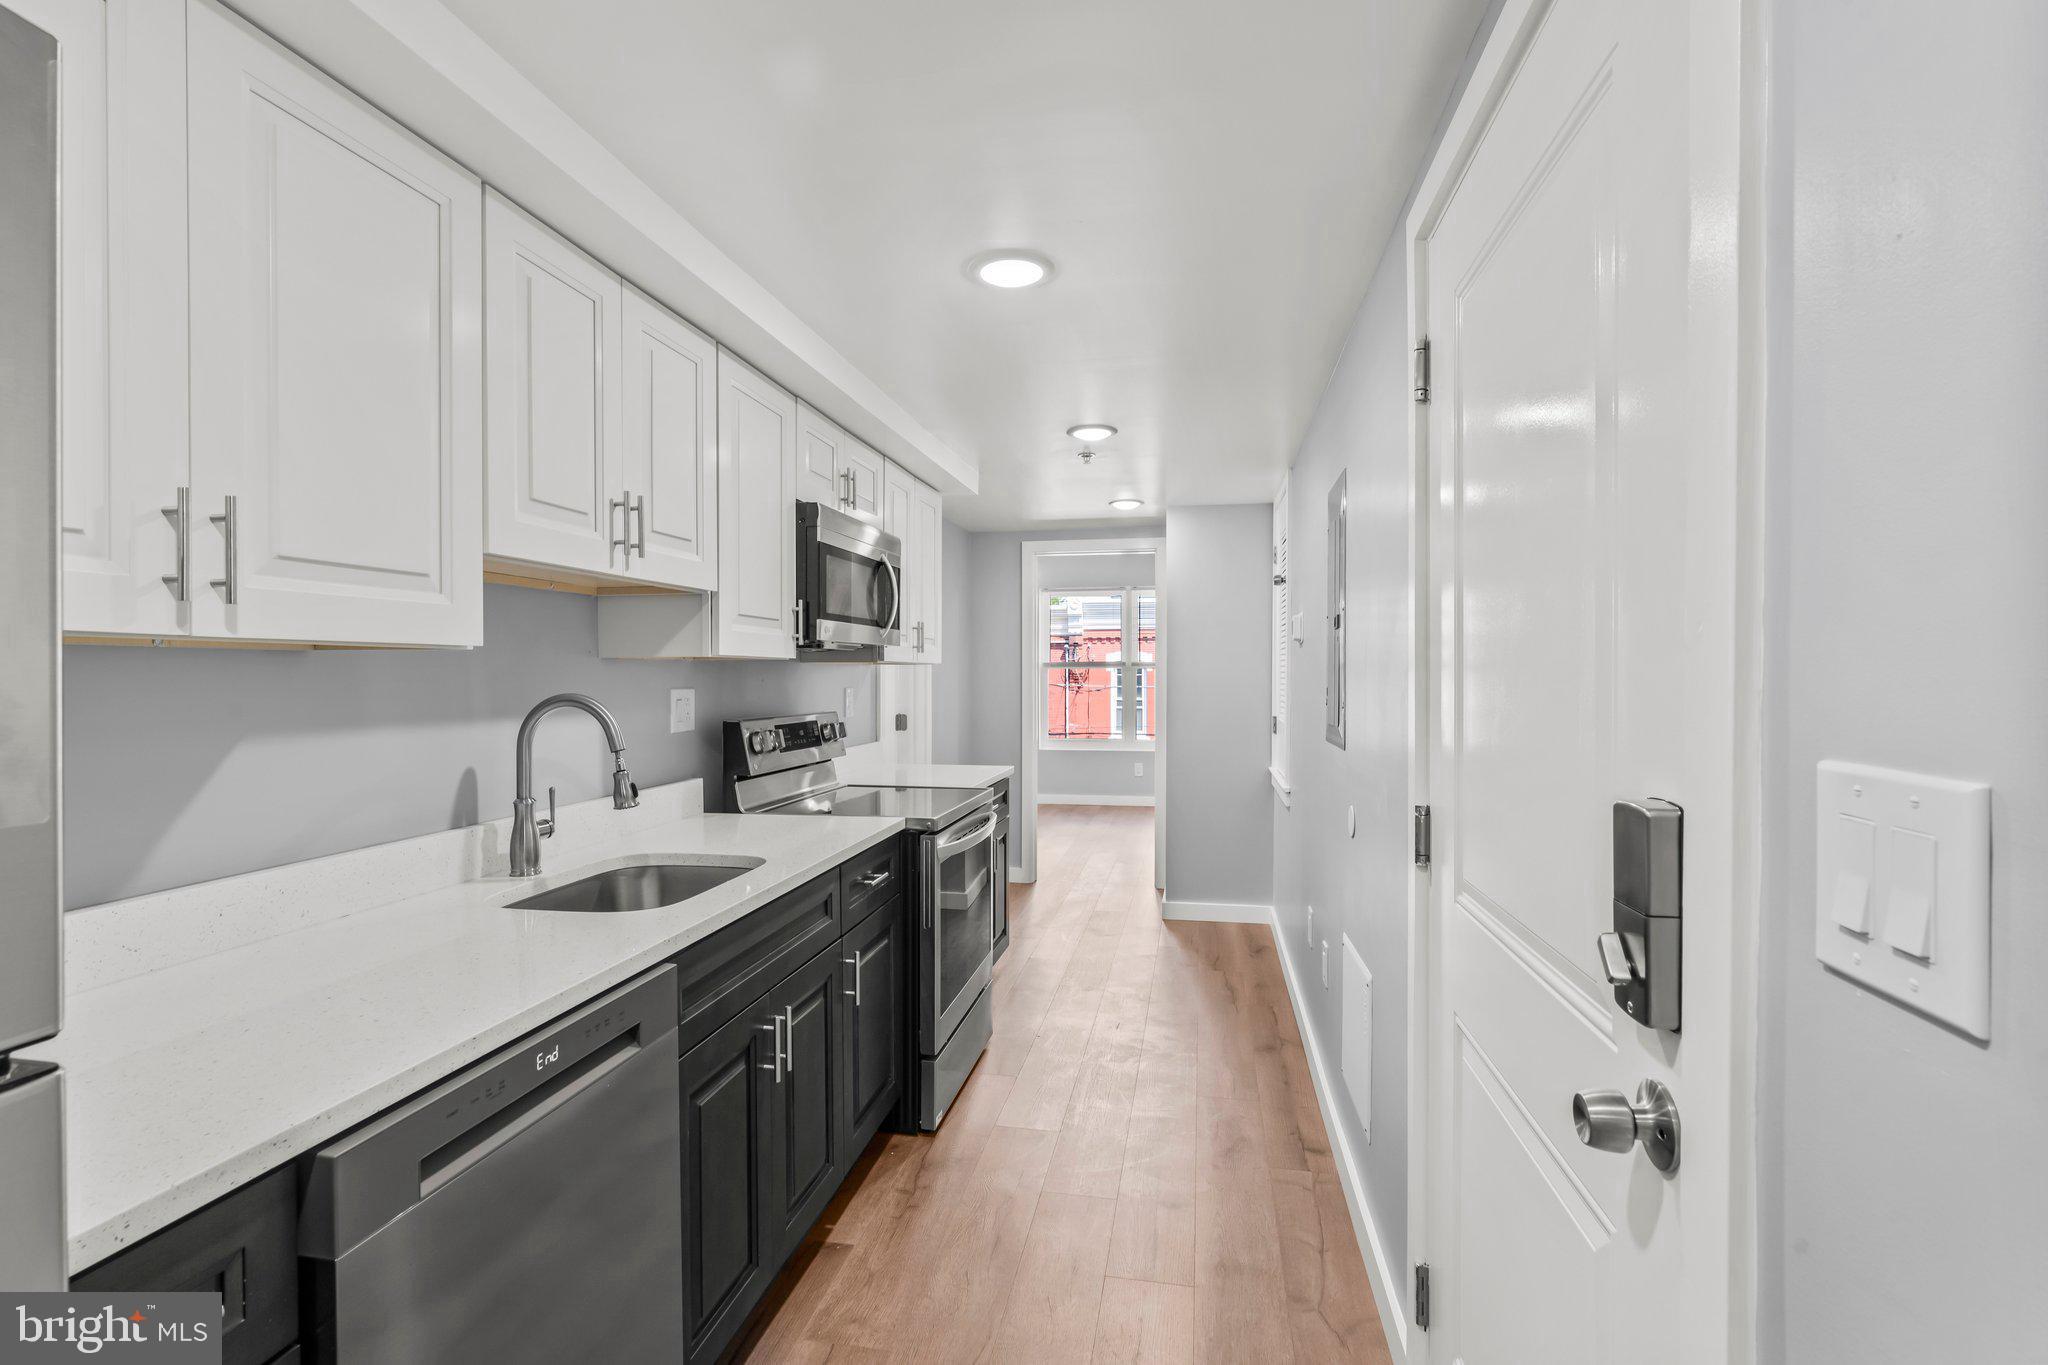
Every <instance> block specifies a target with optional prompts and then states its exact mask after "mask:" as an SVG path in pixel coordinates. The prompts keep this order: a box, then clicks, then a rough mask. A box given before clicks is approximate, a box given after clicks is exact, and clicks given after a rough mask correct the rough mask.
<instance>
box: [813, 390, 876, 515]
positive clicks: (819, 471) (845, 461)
mask: <svg viewBox="0 0 2048 1365" xmlns="http://www.w3.org/2000/svg"><path fill="white" fill-rule="evenodd" d="M885 463H886V461H884V460H883V459H882V457H881V456H880V455H878V454H876V453H875V450H874V448H873V447H871V446H869V445H868V444H867V443H866V442H864V441H862V440H860V439H859V438H858V437H856V436H853V435H852V434H850V433H849V432H847V431H846V430H845V428H843V427H841V426H840V425H839V424H838V423H836V422H834V421H833V420H832V419H831V418H829V417H827V416H825V415H824V414H823V413H821V412H819V411H818V410H817V409H816V408H814V407H812V406H811V405H810V404H809V403H804V402H799V403H798V404H797V446H796V481H797V490H796V497H797V501H799V502H815V503H817V504H819V505H820V506H823V507H831V508H835V509H837V510H838V511H841V512H845V513H847V514H849V515H851V516H855V517H859V518H860V519H861V520H862V521H867V522H873V523H874V524H875V525H877V526H880V525H881V524H882V467H883V465H884V464H885Z"/></svg>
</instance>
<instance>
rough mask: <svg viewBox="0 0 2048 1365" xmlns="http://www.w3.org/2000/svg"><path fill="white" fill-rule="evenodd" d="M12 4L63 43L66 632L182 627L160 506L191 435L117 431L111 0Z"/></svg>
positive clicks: (160, 631) (60, 236) (175, 482)
mask: <svg viewBox="0 0 2048 1365" xmlns="http://www.w3.org/2000/svg"><path fill="white" fill-rule="evenodd" d="M6 7H7V8H8V9H10V10H12V11H13V12H14V13H15V14H17V15H19V16H20V17H21V18H23V19H26V20H27V21H28V22H29V23H31V24H33V25H34V26H35V27H37V28H39V29H41V30H43V32H45V33H47V34H48V35H49V36H50V37H52V38H53V39H55V40H56V44H57V55H56V61H57V94H58V107H57V110H56V113H57V138H58V141H57V168H56V170H57V185H58V199H57V243H58V261H59V263H60V266H59V275H58V279H57V335H58V351H57V454H58V461H59V466H60V469H61V472H62V482H61V485H60V486H61V489H62V492H61V497H62V500H63V519H62V532H63V546H64V549H63V554H64V629H66V630H74V631H103V632H138V633H144V634H151V635H169V634H176V633H178V632H179V631H181V630H182V629H183V626H182V624H181V622H180V619H179V607H178V601H177V585H176V584H168V585H167V584H166V583H164V581H163V576H164V575H166V574H171V573H174V572H175V569H176V563H177V556H176V543H177V533H176V530H175V528H174V524H173V523H172V522H171V521H170V520H168V519H166V518H165V517H164V516H163V514H162V513H161V512H160V511H159V510H158V509H160V508H162V507H169V506H174V505H175V503H176V498H177V490H178V488H179V486H180V485H182V484H183V483H184V482H185V455H184V443H183V440H182V432H181V433H180V439H179V440H178V441H176V442H164V441H157V442H151V443H148V444H145V445H140V446H130V447H123V448H119V449H117V448H116V447H115V446H114V445H113V444H112V443H111V442H110V441H109V440H108V431H107V425H108V424H107V393H108V388H107V366H108V350H107V299H108V284H107V166H108V137H107V79H106V73H107V23H108V15H107V8H106V6H105V5H104V4H103V3H100V0H7V6H6ZM177 28H178V29H180V30H182V28H183V22H182V20H180V21H179V23H178V24H177ZM180 74H182V73H180ZM180 378H181V380H182V375H181V376H180Z"/></svg>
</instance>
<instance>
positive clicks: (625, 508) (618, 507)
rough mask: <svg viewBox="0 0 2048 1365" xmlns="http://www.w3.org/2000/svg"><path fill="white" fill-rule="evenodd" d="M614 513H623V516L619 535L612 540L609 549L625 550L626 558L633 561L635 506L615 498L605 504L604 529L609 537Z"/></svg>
mask: <svg viewBox="0 0 2048 1365" xmlns="http://www.w3.org/2000/svg"><path fill="white" fill-rule="evenodd" d="M614 512H618V513H622V514H623V515H621V516H620V518H619V534H618V535H617V536H615V537H612V538H611V539H610V541H609V547H610V549H613V550H624V551H625V552H626V558H628V559H631V558H632V557H633V505H632V503H630V502H629V501H627V500H626V499H625V498H613V499H612V500H611V501H609V502H607V503H606V504H605V512H604V529H605V534H606V535H607V536H611V529H612V513H614Z"/></svg>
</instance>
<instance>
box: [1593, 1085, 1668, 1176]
mask: <svg viewBox="0 0 2048 1365" xmlns="http://www.w3.org/2000/svg"><path fill="white" fill-rule="evenodd" d="M1572 1127H1573V1128H1574V1129H1575V1130H1577V1132H1578V1135H1579V1141H1581V1142H1583V1143H1585V1144H1586V1145H1587V1146H1588V1147H1591V1148H1594V1149H1595V1150H1597V1151H1602V1152H1626V1151H1627V1150H1629V1148H1631V1147H1633V1146H1635V1145H1636V1144H1637V1143H1638V1142H1640V1143H1642V1144H1643V1154H1644V1155H1645V1156H1647V1157H1649V1158H1650V1164H1651V1165H1652V1166H1655V1167H1656V1168H1657V1169H1658V1170H1660V1171H1663V1172H1664V1173H1665V1174H1666V1175H1669V1174H1670V1173H1671V1172H1673V1171H1675V1170H1677V1169H1678V1103H1677V1101H1676V1100H1674V1099H1672V1098H1671V1091H1670V1090H1669V1089H1667V1088H1666V1087H1665V1085H1664V1083H1663V1082H1662V1081H1644V1082H1643V1083H1642V1084H1641V1085H1639V1086H1637V1087H1636V1100H1635V1103H1634V1104H1630V1103H1629V1101H1628V1097H1627V1096H1626V1095H1624V1094H1622V1093H1621V1092H1620V1091H1619V1090H1581V1091H1580V1092H1579V1093H1578V1094H1576V1095H1574V1096H1572Z"/></svg>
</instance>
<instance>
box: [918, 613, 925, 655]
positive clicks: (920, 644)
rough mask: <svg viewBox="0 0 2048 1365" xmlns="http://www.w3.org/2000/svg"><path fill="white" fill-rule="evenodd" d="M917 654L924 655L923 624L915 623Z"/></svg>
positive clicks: (920, 622)
mask: <svg viewBox="0 0 2048 1365" xmlns="http://www.w3.org/2000/svg"><path fill="white" fill-rule="evenodd" d="M917 652H918V653H920V654H922V653H924V622H922V621H919V622H918V623H917Z"/></svg>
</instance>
